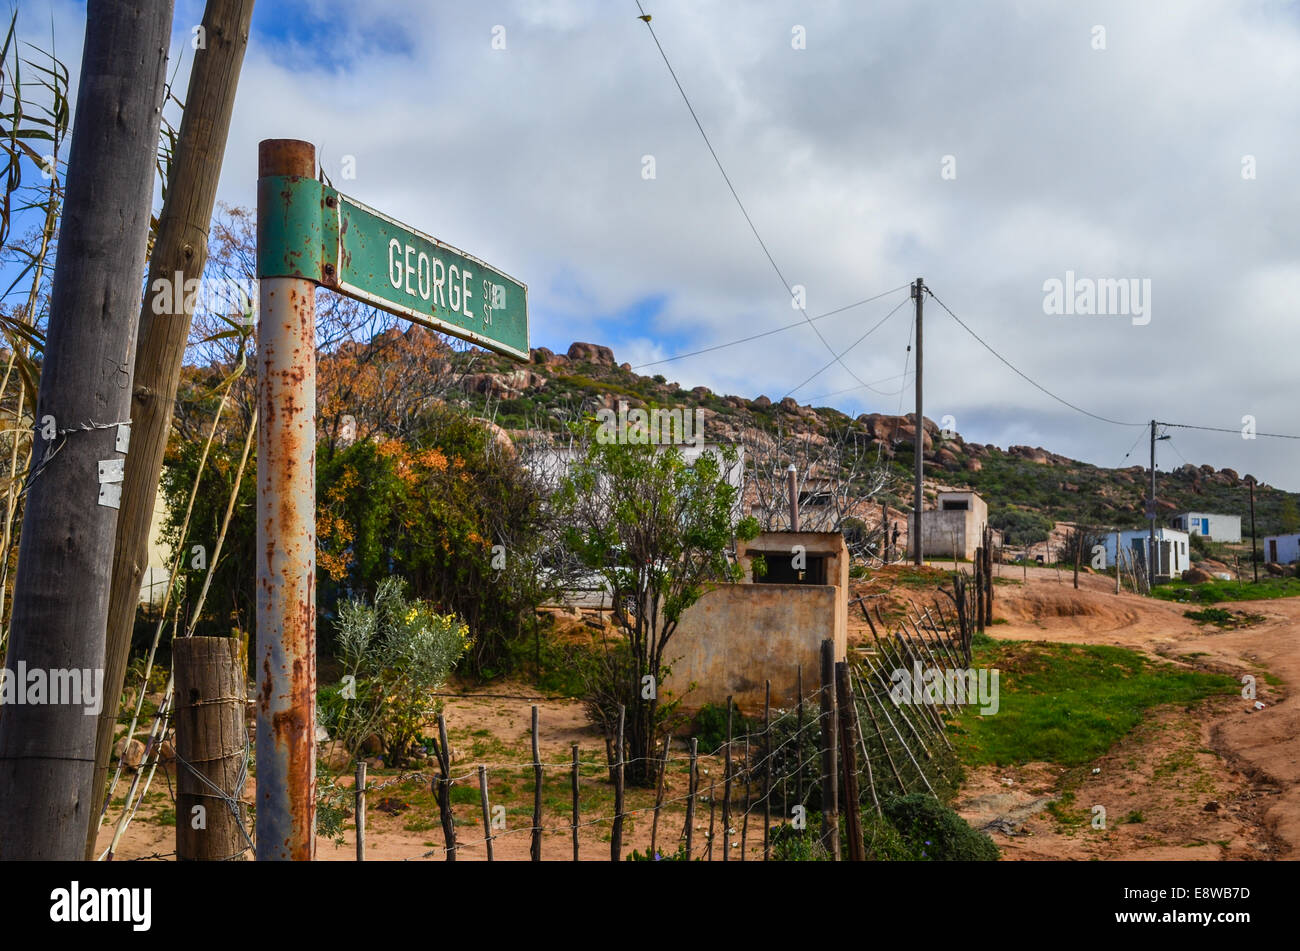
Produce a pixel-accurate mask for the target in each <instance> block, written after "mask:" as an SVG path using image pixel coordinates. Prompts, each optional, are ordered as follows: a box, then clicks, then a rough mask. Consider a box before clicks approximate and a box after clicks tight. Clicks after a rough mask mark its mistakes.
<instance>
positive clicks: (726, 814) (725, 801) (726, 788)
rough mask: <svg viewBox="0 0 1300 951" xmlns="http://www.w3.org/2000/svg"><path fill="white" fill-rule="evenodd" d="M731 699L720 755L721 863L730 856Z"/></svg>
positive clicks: (728, 698)
mask: <svg viewBox="0 0 1300 951" xmlns="http://www.w3.org/2000/svg"><path fill="white" fill-rule="evenodd" d="M734 709H735V708H734V706H733V705H732V702H731V697H730V696H728V697H727V745H726V748H725V749H724V750H723V753H722V757H723V758H722V861H724V862H726V861H729V859H730V856H731V714H732V710H734Z"/></svg>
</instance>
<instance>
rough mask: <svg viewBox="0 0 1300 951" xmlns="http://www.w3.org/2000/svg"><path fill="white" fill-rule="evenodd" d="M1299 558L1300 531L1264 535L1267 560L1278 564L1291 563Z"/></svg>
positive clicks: (1265, 558)
mask: <svg viewBox="0 0 1300 951" xmlns="http://www.w3.org/2000/svg"><path fill="white" fill-rule="evenodd" d="M1297 559H1300V533H1292V534H1290V535H1265V536H1264V560H1265V561H1267V562H1271V563H1272V564H1276V565H1289V564H1291V562H1293V561H1296V560H1297Z"/></svg>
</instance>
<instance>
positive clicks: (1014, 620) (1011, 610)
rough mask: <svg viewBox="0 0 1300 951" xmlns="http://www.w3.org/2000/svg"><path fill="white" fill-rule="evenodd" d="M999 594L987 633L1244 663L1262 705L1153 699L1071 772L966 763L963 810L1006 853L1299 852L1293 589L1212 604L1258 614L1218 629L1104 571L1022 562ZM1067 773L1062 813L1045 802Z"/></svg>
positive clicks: (1299, 666)
mask: <svg viewBox="0 0 1300 951" xmlns="http://www.w3.org/2000/svg"><path fill="white" fill-rule="evenodd" d="M1004 572H1005V573H1004V577H1005V578H1008V579H1015V578H1019V577H1022V572H1021V570H1020V569H1011V568H1006V569H1004ZM996 598H997V600H996V606H995V612H994V613H995V617H998V618H1005V619H1006V620H1007V621H1008V622H1009V623H1007V624H997V625H994V626H992V627H990V628H989V633H990V634H991V635H992V636H993V637H997V638H1006V639H1014V640H1046V641H1059V642H1066V643H1088V644H1111V645H1116V646H1120V647H1127V648H1132V649H1135V650H1139V651H1142V652H1143V653H1145V654H1148V655H1150V656H1152V657H1159V658H1163V659H1166V660H1170V661H1173V662H1176V663H1180V664H1184V665H1187V666H1191V667H1196V668H1199V669H1206V670H1214V671H1218V672H1223V673H1230V674H1232V675H1234V676H1236V677H1237V678H1238V679H1240V677H1241V676H1242V675H1245V674H1252V675H1254V676H1255V678H1256V681H1257V692H1258V699H1259V700H1260V701H1262V702H1263V703H1264V704H1265V707H1264V709H1263V710H1258V711H1257V710H1254V709H1253V703H1252V702H1251V701H1248V700H1245V699H1241V698H1222V699H1216V700H1212V701H1209V702H1208V703H1207V704H1202V705H1198V706H1197V707H1196V708H1195V710H1183V709H1168V708H1165V709H1161V710H1159V711H1157V712H1156V713H1155V715H1153V716H1152V717H1150V718H1148V720H1147V721H1146V722H1144V723H1143V725H1142V726H1141V727H1139V728H1138V729H1137V730H1135V731H1134V732H1133V733H1132V734H1130V735H1129V736H1128V737H1126V738H1125V739H1124V740H1123V741H1121V742H1120V743H1119V744H1118V745H1117V746H1116V747H1115V748H1114V749H1112V750H1111V751H1110V752H1109V753H1108V754H1107V755H1106V756H1104V757H1102V758H1101V759H1100V760H1098V761H1097V762H1095V763H1093V764H1092V769H1088V770H1084V771H1082V772H1083V777H1082V779H1081V780H1080V779H1079V778H1078V777H1067V776H1064V775H1063V772H1064V771H1062V770H1061V769H1060V768H1059V767H1053V766H1050V765H1048V764H1043V763H1035V764H1028V765H1026V766H1024V767H1020V768H1016V769H992V768H990V769H982V770H977V771H974V772H973V773H972V775H970V777H969V779H968V782H967V784H966V786H965V787H964V788H963V794H962V797H961V799H960V801H959V811H961V812H962V814H963V815H964V816H965V817H966V818H967V820H968V821H970V822H971V823H972V824H973V825H976V826H977V827H984V826H986V825H988V824H989V823H990V822H993V823H995V825H994V826H993V828H991V829H990V833H991V834H992V835H993V837H994V840H995V841H996V842H997V843H998V845H999V846H1000V847H1001V848H1002V849H1003V854H1004V856H1005V857H1006V858H1008V859H1053V858H1074V859H1092V858H1102V859H1272V858H1296V857H1300V852H1298V851H1297V850H1296V848H1297V844H1300V712H1297V705H1296V702H1295V700H1294V695H1295V689H1296V684H1297V682H1300V652H1298V651H1297V650H1296V637H1297V631H1298V630H1300V626H1298V625H1297V619H1300V599H1280V600H1274V601H1250V602H1242V603H1241V604H1224V605H1220V607H1224V608H1228V609H1241V610H1248V611H1250V612H1252V613H1256V614H1262V615H1263V616H1264V620H1263V621H1262V622H1260V623H1258V624H1256V625H1253V626H1251V627H1247V628H1243V629H1240V630H1235V631H1224V630H1221V629H1219V628H1216V627H1213V626H1210V625H1201V624H1197V623H1196V622H1194V621H1192V620H1190V619H1188V618H1185V617H1183V612H1184V611H1186V610H1188V607H1187V606H1186V605H1181V604H1174V603H1172V602H1167V601H1159V600H1155V599H1148V598H1141V597H1137V596H1135V595H1131V594H1127V593H1126V594H1120V595H1116V594H1115V593H1114V582H1113V581H1112V580H1110V579H1107V578H1104V577H1101V576H1092V575H1083V576H1081V577H1080V590H1078V591H1075V590H1074V587H1073V585H1072V581H1071V578H1070V576H1069V575H1068V574H1066V573H1062V574H1061V575H1060V576H1059V577H1058V575H1057V573H1056V572H1055V571H1054V570H1051V569H1030V571H1029V573H1028V581H1027V582H1026V583H1024V584H1021V585H999V586H998V588H997V593H996ZM1265 672H1267V673H1269V674H1271V675H1272V679H1273V681H1274V682H1273V683H1272V684H1270V683H1269V682H1268V681H1267V680H1266V679H1265ZM1207 711H1208V712H1207ZM1093 769H1095V770H1099V772H1096V773H1093V772H1092V770H1093ZM1071 786H1072V787H1073V791H1074V792H1075V801H1074V802H1073V803H1068V806H1067V803H1061V804H1058V806H1057V811H1058V812H1063V813H1064V814H1065V815H1066V816H1067V819H1071V820H1072V821H1064V822H1063V821H1060V820H1058V819H1057V818H1056V817H1055V816H1054V815H1053V814H1052V812H1051V811H1049V810H1048V809H1047V806H1048V804H1049V803H1050V802H1051V801H1052V799H1054V798H1056V797H1057V796H1058V794H1059V793H1060V791H1062V789H1064V788H1067V787H1071ZM1095 805H1101V806H1103V807H1104V808H1105V810H1106V819H1107V822H1106V828H1105V829H1104V830H1099V829H1094V828H1092V822H1091V818H1092V815H1093V811H1092V807H1093V806H1095ZM1126 820H1127V821H1126Z"/></svg>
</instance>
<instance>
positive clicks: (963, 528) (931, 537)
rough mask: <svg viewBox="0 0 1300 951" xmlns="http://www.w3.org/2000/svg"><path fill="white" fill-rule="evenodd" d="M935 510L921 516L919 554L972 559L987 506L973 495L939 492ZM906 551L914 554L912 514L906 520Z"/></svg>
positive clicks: (914, 530) (913, 516)
mask: <svg viewBox="0 0 1300 951" xmlns="http://www.w3.org/2000/svg"><path fill="white" fill-rule="evenodd" d="M936 505H937V507H936V508H933V509H926V510H925V511H923V512H922V513H921V554H922V555H924V556H925V557H926V558H942V557H947V558H953V557H957V558H965V559H967V560H970V559H973V558H974V557H975V549H976V548H978V547H979V546H980V533H981V532H982V531H983V529H984V526H985V525H986V524H988V520H989V507H988V505H987V504H986V503H985V502H984V500H983V499H982V498H980V497H979V496H978V495H976V494H975V493H974V492H940V493H939V496H938V498H937V499H936ZM907 528H908V532H907V537H908V543H907V545H908V551H909V553H913V552H915V551H916V548H915V541H914V539H915V538H916V515H915V513H913V514H912V515H910V516H908V519H907Z"/></svg>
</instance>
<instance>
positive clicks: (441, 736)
mask: <svg viewBox="0 0 1300 951" xmlns="http://www.w3.org/2000/svg"><path fill="white" fill-rule="evenodd" d="M438 768H439V770H440V771H441V772H442V776H441V777H440V778H438V779H435V780H434V783H435V784H436V786H437V798H438V815H439V817H440V818H441V819H442V838H443V841H444V842H446V844H447V861H448V862H454V861H456V818H455V816H454V815H453V814H452V811H451V747H450V746H449V745H448V744H447V721H446V720H445V719H444V718H443V715H442V714H441V713H440V714H438Z"/></svg>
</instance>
